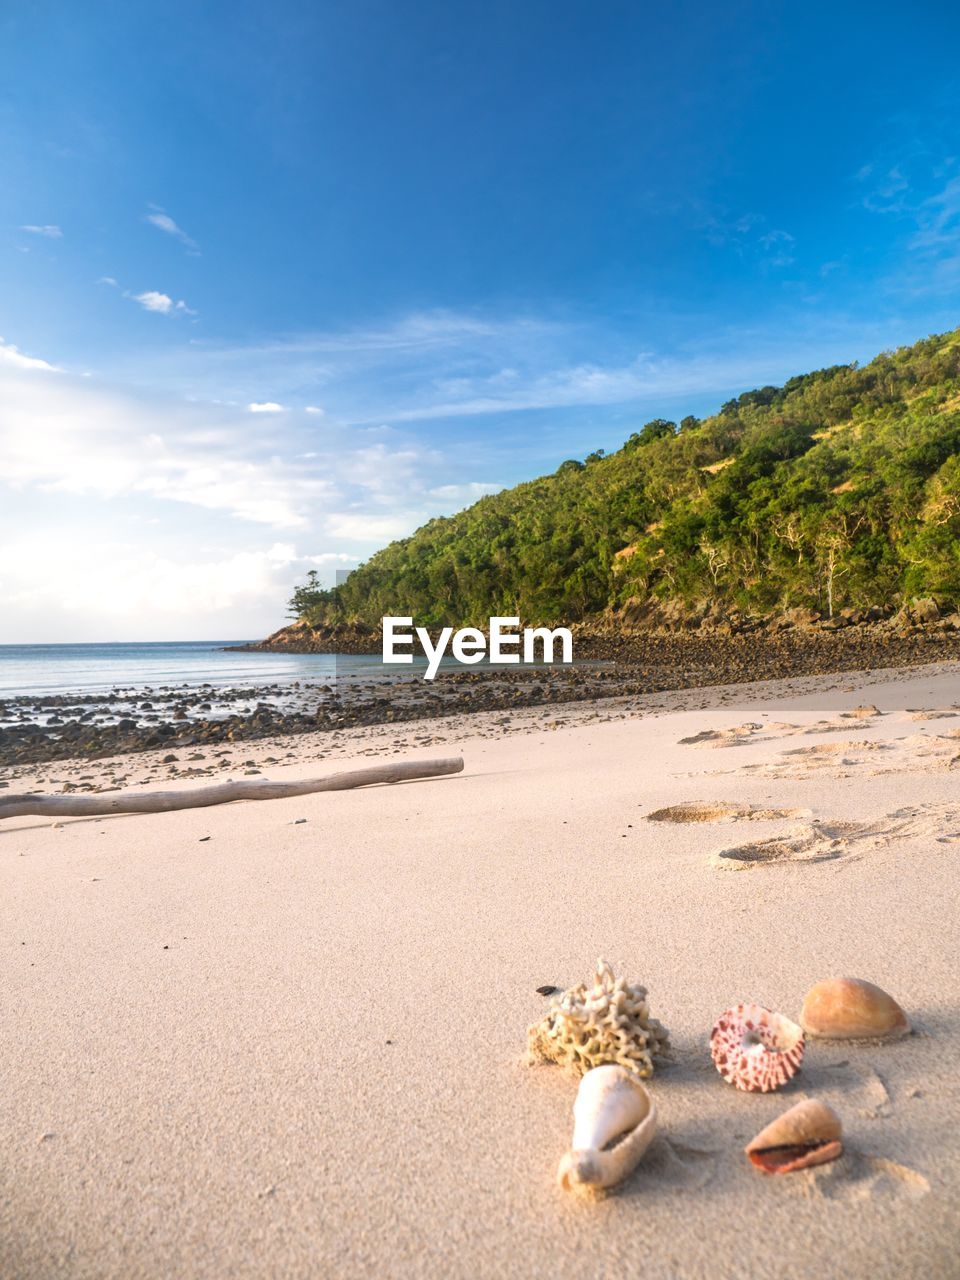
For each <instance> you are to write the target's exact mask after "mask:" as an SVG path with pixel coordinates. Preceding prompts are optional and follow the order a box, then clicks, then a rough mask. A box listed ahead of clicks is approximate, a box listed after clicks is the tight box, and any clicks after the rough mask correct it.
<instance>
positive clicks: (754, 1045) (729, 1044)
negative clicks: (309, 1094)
mask: <svg viewBox="0 0 960 1280" xmlns="http://www.w3.org/2000/svg"><path fill="white" fill-rule="evenodd" d="M803 1049H804V1038H803V1028H802V1027H798V1026H797V1024H796V1023H795V1022H791V1021H790V1019H789V1018H785V1017H784V1016H783V1014H782V1013H773V1012H772V1011H771V1010H770V1009H765V1008H764V1007H763V1005H760V1004H738V1005H734V1007H733V1008H732V1009H727V1010H726V1012H724V1013H721V1015H720V1017H719V1018H718V1019H717V1022H716V1025H715V1026H714V1028H713V1031H712V1032H711V1033H710V1056H711V1057H712V1058H713V1062H714V1066H715V1067H716V1068H717V1070H718V1071H719V1072H720V1074H721V1075H722V1076H723V1078H724V1080H726V1081H727V1082H728V1083H729V1084H732V1085H735V1086H736V1087H737V1088H738V1089H743V1090H745V1091H746V1092H748V1093H770V1092H772V1090H774V1089H779V1088H780V1086H781V1085H784V1084H786V1083H787V1081H788V1080H790V1079H791V1078H792V1077H793V1076H794V1075H795V1074H796V1073H797V1071H798V1070H799V1068H800V1063H801V1062H802V1061H803Z"/></svg>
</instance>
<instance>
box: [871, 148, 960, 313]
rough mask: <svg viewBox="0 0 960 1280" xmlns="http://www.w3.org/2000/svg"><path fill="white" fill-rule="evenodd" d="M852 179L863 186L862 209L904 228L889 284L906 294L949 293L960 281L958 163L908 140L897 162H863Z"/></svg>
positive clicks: (959, 180) (959, 172) (949, 157)
mask: <svg viewBox="0 0 960 1280" xmlns="http://www.w3.org/2000/svg"><path fill="white" fill-rule="evenodd" d="M857 179H858V181H860V182H861V183H863V184H865V185H866V187H867V190H866V191H865V193H864V195H863V197H862V202H863V206H864V208H866V209H868V210H869V211H870V212H871V213H877V214H882V215H885V216H888V217H889V216H892V217H895V218H897V219H898V220H899V221H900V222H901V223H902V224H903V225H904V228H905V232H906V235H905V239H904V240H903V242H902V253H903V259H902V265H901V266H900V267H899V268H898V269H897V270H896V271H895V272H894V273H893V275H892V277H891V279H890V281H889V282H888V283H889V285H890V286H892V287H893V288H895V289H896V291H897V292H900V293H903V294H908V295H922V294H934V293H949V292H952V291H953V290H954V289H955V288H956V287H957V285H958V284H960V161H958V159H957V158H956V157H955V156H952V155H948V156H941V157H935V156H932V155H931V154H930V152H929V149H928V148H927V147H926V146H924V145H920V144H918V143H912V144H910V145H909V146H907V147H905V148H903V149H902V153H901V156H900V158H899V159H898V160H897V161H896V163H891V162H890V161H889V160H888V161H887V162H886V163H884V164H868V165H865V166H864V167H863V168H862V169H861V170H860V172H859V173H858V174H857Z"/></svg>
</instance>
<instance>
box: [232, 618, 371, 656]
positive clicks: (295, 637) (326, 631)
mask: <svg viewBox="0 0 960 1280" xmlns="http://www.w3.org/2000/svg"><path fill="white" fill-rule="evenodd" d="M240 650H243V651H245V652H248V653H249V652H265V653H373V654H376V653H380V650H381V641H380V630H379V628H377V629H374V628H372V627H367V626H364V625H362V624H360V623H350V624H347V625H343V626H317V627H315V626H313V625H311V623H309V622H305V621H304V620H303V619H302V618H301V619H300V620H299V621H298V622H292V623H291V624H290V625H289V626H286V627H281V628H280V630H279V631H274V633H273V635H270V636H267V638H266V640H259V641H258V642H257V643H256V644H244V645H238V646H236V651H240Z"/></svg>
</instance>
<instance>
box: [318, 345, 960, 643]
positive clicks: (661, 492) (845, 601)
mask: <svg viewBox="0 0 960 1280" xmlns="http://www.w3.org/2000/svg"><path fill="white" fill-rule="evenodd" d="M917 595H934V596H939V597H944V598H947V599H949V600H953V601H960V330H958V331H955V332H953V333H948V334H945V335H942V336H938V337H933V338H928V339H926V340H925V341H923V342H918V343H917V344H916V345H915V346H913V347H906V348H902V349H901V350H898V351H896V352H893V353H885V354H883V355H881V356H878V357H877V359H875V360H873V361H872V362H871V363H870V364H868V365H866V366H864V367H862V368H860V367H857V366H856V365H840V366H836V367H834V368H831V369H822V370H819V371H818V372H816V373H809V374H805V375H802V376H800V377H796V378H791V379H790V380H789V381H788V382H787V383H785V385H784V386H782V387H763V388H761V389H760V390H757V391H749V392H747V393H746V394H744V395H741V396H740V397H739V398H738V399H736V400H731V401H729V402H728V403H727V404H725V405H724V406H723V407H722V409H721V410H720V412H719V413H717V414H715V415H714V416H712V417H709V418H705V419H703V420H702V421H700V420H697V419H695V418H685V419H683V421H682V422H681V423H680V425H679V427H675V426H674V424H673V423H665V422H663V421H660V420H657V421H655V422H652V423H648V424H647V425H646V426H645V427H644V428H643V429H642V430H640V431H639V432H638V433H637V434H635V435H632V436H631V437H630V439H629V440H628V441H627V442H626V443H625V444H624V446H623V448H622V449H620V450H618V451H617V452H616V453H613V454H610V455H607V456H603V454H602V452H598V453H596V454H592V455H590V456H589V457H588V458H587V459H586V460H585V461H584V462H579V461H569V462H565V463H563V464H562V466H560V467H559V468H558V469H557V471H556V472H555V473H554V474H553V475H548V476H542V477H540V478H539V479H537V480H532V481H530V482H529V483H526V484H521V485H517V486H516V488H513V489H509V490H505V491H504V492H502V493H498V494H496V495H494V496H492V497H487V498H482V499H481V500H480V501H479V502H477V503H475V504H474V505H473V506H472V507H470V508H468V509H467V510H465V511H462V512H460V513H459V514H458V515H455V516H452V517H449V518H442V519H436V520H431V521H430V522H429V523H428V524H426V525H424V526H423V527H422V528H421V529H418V530H417V532H416V533H414V534H413V535H412V536H411V537H409V538H404V539H402V540H400V541H398V542H394V543H391V544H390V545H389V546H387V547H385V548H384V549H383V550H382V551H379V552H377V554H376V555H375V556H373V557H372V558H371V559H370V560H369V561H368V562H367V563H366V564H364V565H362V566H361V567H360V568H359V569H357V570H356V571H355V572H354V573H353V574H352V575H351V576H350V578H349V579H348V581H347V582H346V583H345V584H344V585H343V586H341V587H339V588H336V589H335V590H334V591H332V592H322V591H316V590H315V589H313V588H312V587H306V588H301V589H300V590H299V591H298V592H297V593H296V595H295V597H294V601H293V604H294V608H295V611H296V612H298V613H301V614H302V615H303V616H305V617H306V618H307V619H308V620H309V621H311V622H314V623H345V622H351V621H357V622H364V623H369V624H373V625H376V624H377V623H378V622H379V619H380V618H381V616H382V615H383V614H385V613H393V614H412V615H413V616H414V617H415V618H416V619H417V621H418V622H419V623H426V624H434V623H440V622H445V623H446V622H449V623H455V624H457V625H461V626H462V625H468V624H478V623H483V622H485V621H486V619H487V618H489V617H490V616H491V615H492V614H519V615H520V617H521V619H522V620H523V622H525V623H534V622H561V621H575V620H577V619H581V618H584V617H587V616H590V615H594V614H598V613H600V612H602V611H604V610H606V609H607V608H608V607H610V606H614V607H616V606H618V605H621V604H623V603H624V602H625V601H627V600H628V599H637V598H639V599H641V600H644V599H648V598H650V597H654V598H658V599H661V600H679V601H683V602H685V603H691V604H692V603H693V602H703V601H715V602H718V603H721V604H724V605H727V606H730V607H734V606H735V607H738V608H740V609H744V610H749V611H752V612H762V613H768V612H772V611H775V610H779V609H786V608H790V607H792V606H796V605H807V606H811V607H813V608H817V609H821V610H824V611H829V610H830V608H831V605H832V608H833V609H840V608H841V607H843V606H848V605H873V604H886V603H891V602H894V603H895V602H897V601H899V600H900V599H903V598H909V597H912V596H917Z"/></svg>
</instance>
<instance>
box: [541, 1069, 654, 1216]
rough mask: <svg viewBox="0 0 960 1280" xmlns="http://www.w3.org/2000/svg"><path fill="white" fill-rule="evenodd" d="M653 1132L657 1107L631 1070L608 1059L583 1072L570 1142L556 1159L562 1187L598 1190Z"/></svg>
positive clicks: (628, 1165) (618, 1175) (633, 1162)
mask: <svg viewBox="0 0 960 1280" xmlns="http://www.w3.org/2000/svg"><path fill="white" fill-rule="evenodd" d="M656 1131H657V1108H656V1106H655V1104H654V1101H653V1099H652V1098H651V1097H650V1095H649V1093H647V1091H646V1089H645V1088H644V1087H643V1085H642V1084H641V1083H640V1080H639V1079H638V1077H637V1076H636V1075H635V1073H634V1072H632V1071H628V1070H627V1069H626V1068H625V1067H620V1066H616V1065H615V1064H614V1063H604V1064H603V1065H602V1066H599V1067H594V1068H593V1069H592V1070H591V1071H588V1072H587V1073H586V1074H585V1075H584V1077H583V1078H582V1080H581V1081H580V1087H579V1088H578V1089H577V1098H576V1101H575V1102H574V1104H573V1146H572V1147H571V1148H570V1150H569V1151H568V1152H567V1153H566V1155H565V1156H564V1157H563V1159H562V1160H561V1161H560V1167H559V1169H558V1170H557V1179H558V1181H559V1183H560V1185H561V1187H563V1189H564V1190H565V1191H585V1192H597V1191H602V1190H603V1189H604V1188H605V1187H612V1186H613V1185H614V1184H615V1183H617V1182H620V1181H622V1180H623V1179H624V1178H625V1177H626V1176H627V1174H628V1173H630V1172H631V1171H632V1170H633V1169H635V1168H636V1166H637V1164H638V1163H639V1162H640V1158H641V1156H642V1155H643V1153H644V1152H645V1151H646V1149H647V1147H649V1145H650V1143H651V1141H652V1140H653V1136H654V1134H655V1133H656Z"/></svg>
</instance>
